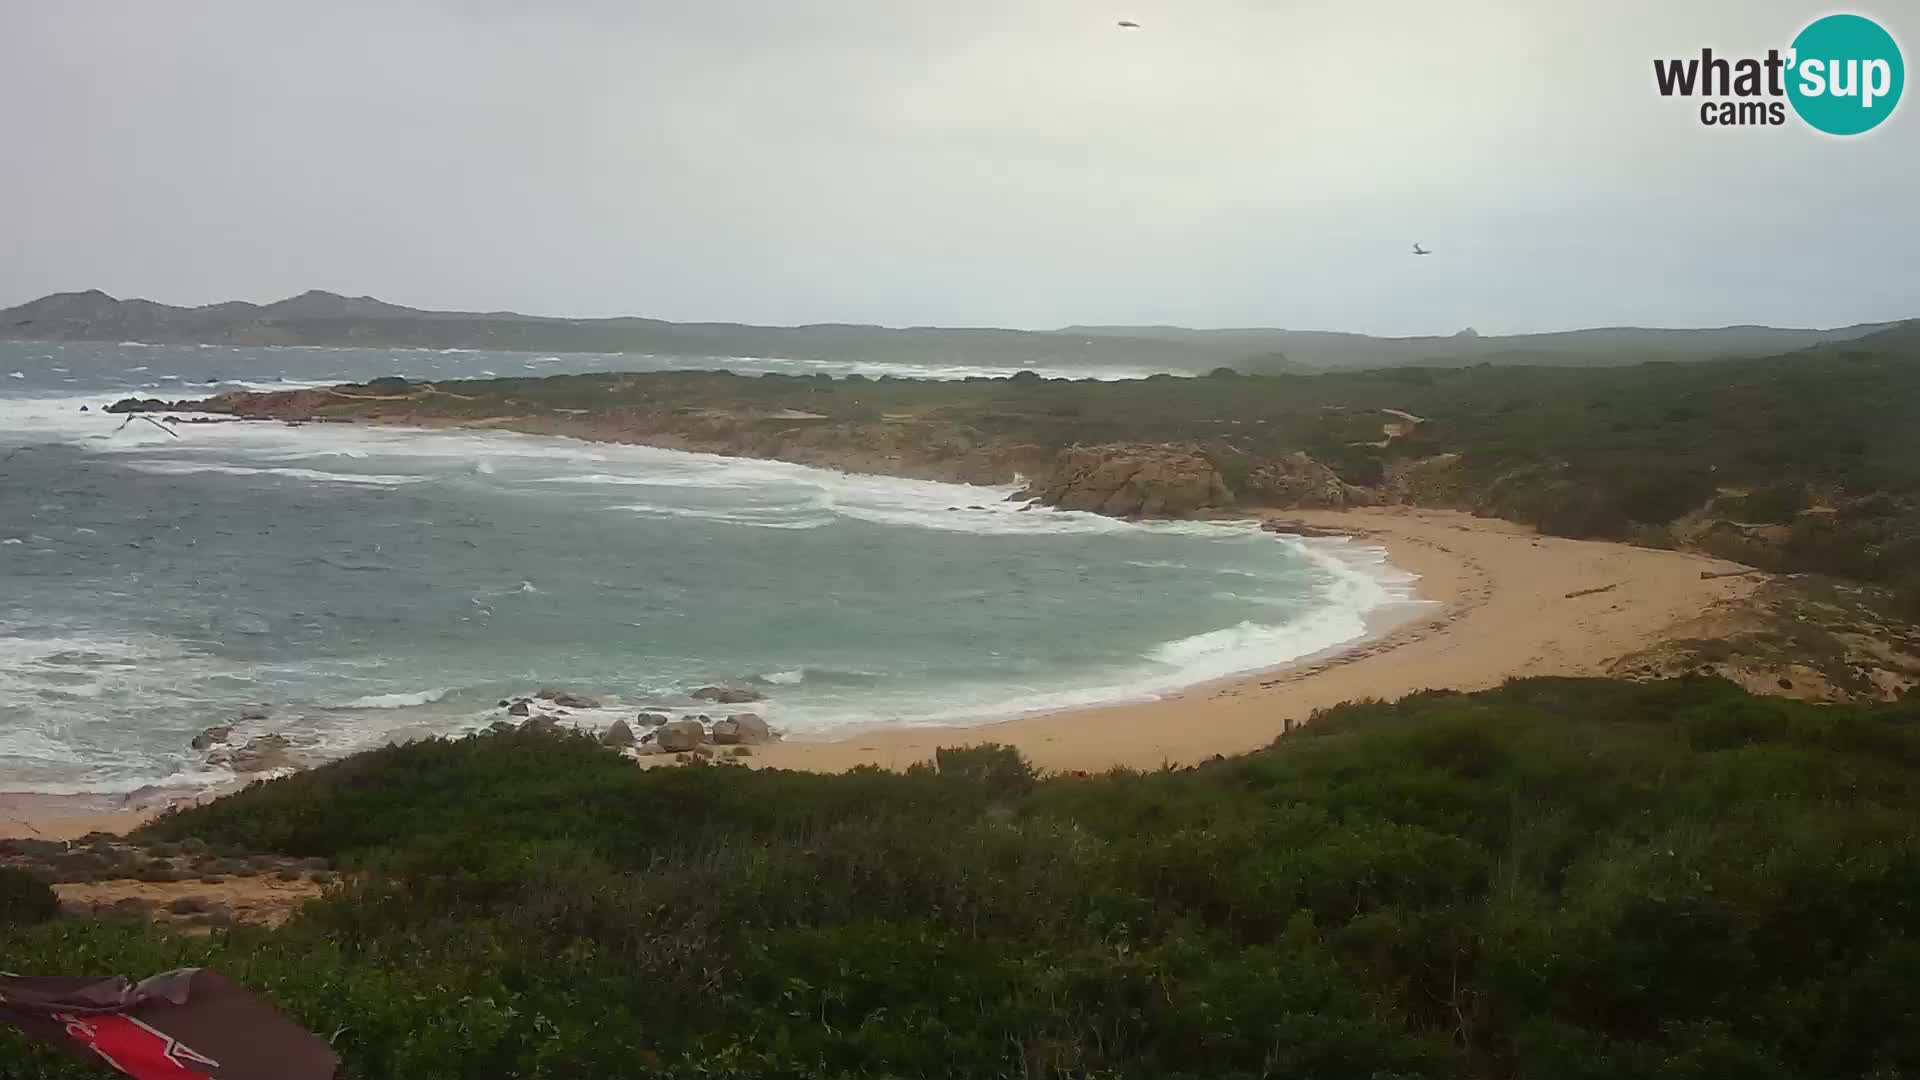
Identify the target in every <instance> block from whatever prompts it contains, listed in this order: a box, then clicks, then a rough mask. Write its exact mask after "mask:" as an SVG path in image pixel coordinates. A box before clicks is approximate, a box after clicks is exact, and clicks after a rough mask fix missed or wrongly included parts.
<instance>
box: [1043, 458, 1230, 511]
mask: <svg viewBox="0 0 1920 1080" xmlns="http://www.w3.org/2000/svg"><path fill="white" fill-rule="evenodd" d="M1021 497H1024V498H1029V499H1038V500H1040V501H1041V502H1043V503H1046V504H1047V505H1049V506H1054V507H1058V508H1060V509H1062V510H1092V511H1095V512H1097V513H1101V514H1109V515H1112V516H1114V517H1178V516H1180V515H1183V514H1190V513H1193V512H1194V511H1196V510H1203V509H1208V508H1211V507H1221V506H1231V505H1233V501H1234V497H1233V492H1231V491H1229V490H1228V489H1227V485H1226V481H1224V480H1222V479H1221V477H1220V473H1219V470H1217V469H1215V468H1214V466H1213V463H1212V462H1211V461H1208V460H1207V458H1206V455H1204V454H1202V453H1200V452H1199V451H1198V450H1195V449H1193V448H1191V447H1183V446H1145V445H1137V444H1117V445H1113V446H1074V447H1068V448H1067V449H1065V450H1062V451H1060V454H1059V456H1058V457H1057V458H1056V459H1055V461H1054V466H1053V471H1052V473H1051V474H1050V475H1049V476H1047V477H1046V478H1045V479H1043V480H1039V481H1036V482H1035V483H1034V484H1032V485H1030V486H1029V487H1028V488H1027V490H1026V491H1025V492H1022V493H1021Z"/></svg>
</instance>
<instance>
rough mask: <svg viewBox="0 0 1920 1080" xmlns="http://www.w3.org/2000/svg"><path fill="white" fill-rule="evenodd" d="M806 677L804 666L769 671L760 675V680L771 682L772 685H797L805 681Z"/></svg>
mask: <svg viewBox="0 0 1920 1080" xmlns="http://www.w3.org/2000/svg"><path fill="white" fill-rule="evenodd" d="M806 679H807V669H806V668H794V669H793V670H791V671H769V672H767V673H766V674H765V675H762V676H760V681H761V682H763V683H771V684H773V685H774V686H798V685H799V684H800V683H803V682H805V681H806Z"/></svg>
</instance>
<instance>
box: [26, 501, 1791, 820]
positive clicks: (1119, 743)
mask: <svg viewBox="0 0 1920 1080" xmlns="http://www.w3.org/2000/svg"><path fill="white" fill-rule="evenodd" d="M1270 516H1271V517H1273V518H1277V519H1280V520H1283V521H1288V522H1299V523H1302V524H1304V525H1308V526H1311V527H1313V528H1315V529H1324V530H1332V531H1339V532H1345V533H1349V534H1351V535H1353V536H1354V537H1355V540H1354V542H1356V543H1368V544H1378V545H1380V546H1383V547H1384V548H1386V550H1387V552H1388V554H1389V557H1390V559H1391V560H1392V562H1393V563H1394V564H1396V565H1397V566H1399V567H1400V568H1402V569H1404V570H1407V571H1410V572H1411V573H1414V574H1417V575H1419V582H1418V592H1419V595H1420V597H1421V598H1422V600H1423V601H1424V603H1423V604H1422V605H1421V606H1420V607H1419V608H1417V609H1414V610H1412V612H1411V613H1410V615H1409V616H1408V617H1406V618H1405V619H1404V620H1403V621H1400V622H1398V623H1397V624H1396V625H1393V626H1392V627H1391V628H1389V629H1385V630H1384V631H1383V632H1381V633H1380V634H1378V635H1377V636H1375V637H1373V638H1371V639H1370V640H1367V641H1363V642H1359V643H1356V644H1354V645H1353V646H1350V647H1348V648H1346V649H1343V650H1340V651H1338V652H1337V653H1334V654H1332V655H1328V656H1321V657H1313V658H1308V659H1307V660H1304V661H1301V662H1298V663H1295V664H1292V665H1288V666H1283V667H1279V668H1276V669H1274V670H1270V671H1267V672H1263V673H1260V674H1257V675H1251V676H1246V677H1241V678H1235V679H1231V680H1227V681H1223V682H1219V683H1213V684H1208V685H1204V686H1198V687H1194V688H1190V689H1188V690H1185V691H1182V692H1179V693H1177V694H1173V695H1169V696H1166V697H1163V698H1160V699H1158V700H1154V701H1147V702H1140V703H1137V704H1126V705H1115V706H1105V707H1098V708H1090V709H1076V710H1071V711H1066V712H1058V713H1048V714H1043V715H1036V716H1028V717H1022V718H1019V719H1013V720H1006V721H1002V722H999V723H992V724H984V725H976V726H969V727H915V728H905V727H899V728H887V727H880V728H875V729H873V730H870V731H866V732H862V733H858V734H856V735H854V736H851V737H848V738H844V739H839V740H834V741H819V742H812V741H791V742H784V743H779V744H775V745H772V746H766V747H760V748H757V749H756V751H755V755H754V757H753V758H751V759H749V761H750V763H751V764H753V765H755V766H758V767H762V768H787V769H808V770H816V771H826V772H838V771H841V770H845V769H848V768H852V767H853V766H856V765H879V766H882V767H885V768H896V769H898V768H905V767H906V766H908V765H911V764H913V763H915V762H918V761H924V760H927V759H929V758H931V757H932V755H933V752H934V750H935V749H936V748H938V747H941V746H958V745H969V744H976V743H982V742H1000V743H1008V744H1011V745H1013V746H1017V747H1019V748H1020V750H1021V751H1022V752H1023V753H1025V754H1026V755H1027V756H1028V758H1029V759H1031V760H1032V761H1033V762H1034V763H1035V764H1036V765H1038V766H1040V767H1041V768H1043V769H1050V770H1060V771H1065V770H1074V769H1083V770H1087V771H1090V772H1092V771H1104V770H1106V769H1110V768H1114V767H1127V768H1135V769H1155V768H1159V767H1160V766H1162V765H1186V764H1192V763H1195V762H1198V761H1202V760H1204V759H1206V758H1209V757H1212V756H1213V755H1215V754H1237V753H1244V752H1246V751H1249V750H1253V749H1256V748H1259V747H1261V746H1265V745H1267V744H1268V743H1270V742H1272V741H1273V739H1274V738H1275V737H1276V736H1278V735H1280V734H1281V733H1282V732H1283V731H1284V730H1285V729H1286V728H1287V727H1288V726H1289V725H1292V724H1299V723H1302V722H1305V721H1306V720H1307V719H1308V718H1309V717H1310V716H1311V715H1312V713H1313V711H1314V710H1316V709H1320V708H1324V707H1327V706H1330V705H1336V704H1339V703H1340V702H1343V701H1353V700H1357V699H1366V698H1378V699H1388V700H1390V699H1394V698H1398V697H1401V696H1404V695H1406V694H1410V693H1414V692H1417V691H1420V690H1427V689H1453V690H1476V689H1483V688H1486V687H1490V686H1496V685H1498V684H1499V683H1501V682H1502V681H1504V680H1506V679H1509V678H1516V677H1524V676H1530V675H1591V674H1598V673H1601V672H1603V671H1604V670H1605V669H1606V667H1607V666H1608V665H1609V664H1610V663H1612V662H1613V661H1614V660H1616V659H1618V658H1620V657H1622V656H1625V655H1628V654H1630V653H1633V652H1636V651H1638V650H1640V649H1642V648H1645V647H1647V646H1649V645H1651V644H1654V643H1656V642H1658V641H1660V640H1662V638H1663V637H1664V636H1665V634H1666V632H1667V630H1668V629H1669V628H1670V627H1672V626H1674V625H1675V624H1676V623H1679V622H1682V621H1684V620H1688V619H1691V618H1694V617H1696V616H1698V615H1699V614H1700V612H1701V610H1702V609H1703V608H1706V607H1707V606H1709V605H1711V604H1714V603H1717V602H1721V601H1729V600H1736V599H1738V598H1740V597H1742V596H1744V595H1745V594H1746V593H1748V592H1750V591H1751V590H1752V589H1754V588H1755V587H1756V586H1757V584H1758V583H1759V578H1758V576H1757V575H1755V576H1745V577H1720V578H1712V579H1703V578H1702V577H1701V573H1702V572H1703V571H1725V570H1730V569H1739V568H1738V567H1736V566H1734V565H1732V564H1729V563H1726V562H1723V561H1720V560H1716V559H1711V558H1706V557H1703V556H1699V555H1691V554H1685V553H1681V552H1673V551H1658V550H1653V549H1648V548H1638V547H1632V546H1629V545H1626V544H1615V543H1605V542H1597V541H1586V540H1566V539H1560V538H1556V537H1545V536H1540V535H1538V534H1537V533H1535V532H1534V531H1533V530H1531V529H1529V528H1526V527H1525V526H1520V525H1515V524H1512V523H1510V522H1504V521H1498V520H1492V519H1487V518H1476V517H1473V516H1471V515H1468V514H1464V513H1458V512H1454V511H1436V510H1416V509H1412V508H1408V507H1387V508H1379V509H1368V510H1345V511H1290V512H1285V513H1278V512H1276V513H1274V514H1272V515H1270ZM164 805H165V804H164V802H154V803H149V804H145V805H142V806H138V807H127V808H124V809H115V808H114V807H112V806H110V805H100V804H93V805H83V804H79V803H76V802H75V801H74V800H71V799H63V798H56V797H49V796H35V795H13V794H0V836H39V837H46V838H63V837H73V836H79V835H82V834H84V833H87V832H90V831H93V830H105V831H119V830H123V829H126V828H131V827H132V826H133V825H135V824H137V823H139V822H140V821H142V820H144V819H145V818H146V817H148V816H150V815H151V814H153V813H157V812H159V811H160V810H161V809H164Z"/></svg>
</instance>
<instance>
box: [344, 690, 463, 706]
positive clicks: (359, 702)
mask: <svg viewBox="0 0 1920 1080" xmlns="http://www.w3.org/2000/svg"><path fill="white" fill-rule="evenodd" d="M452 692H453V690H452V688H451V687H441V688H439V689H436V690H420V691H417V692H415V693H411V694H368V695H367V696H365V697H357V698H354V699H353V700H352V701H343V702H341V703H340V704H338V705H330V706H328V708H333V709H409V708H413V707H414V706H416V705H431V704H433V703H434V702H436V701H439V700H441V699H442V698H445V697H446V696H447V695H448V694H450V693H452Z"/></svg>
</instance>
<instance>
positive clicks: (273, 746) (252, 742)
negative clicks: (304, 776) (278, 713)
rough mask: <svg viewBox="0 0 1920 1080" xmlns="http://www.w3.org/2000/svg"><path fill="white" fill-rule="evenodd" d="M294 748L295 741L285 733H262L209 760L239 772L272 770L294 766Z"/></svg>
mask: <svg viewBox="0 0 1920 1080" xmlns="http://www.w3.org/2000/svg"><path fill="white" fill-rule="evenodd" d="M292 748H293V741H292V740H291V739H288V738H287V737H286V736H285V735H261V736H259V737H257V738H252V739H248V740H247V742H246V745H244V746H238V747H235V748H233V749H231V750H222V751H218V752H216V753H215V754H214V755H213V756H212V757H209V758H208V759H207V762H208V763H209V764H212V765H224V766H226V767H227V768H229V769H232V770H233V771H234V772H237V773H261V772H271V771H273V770H275V769H286V768H291V767H292V766H293V755H292V753H291V752H290V751H291V750H292Z"/></svg>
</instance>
